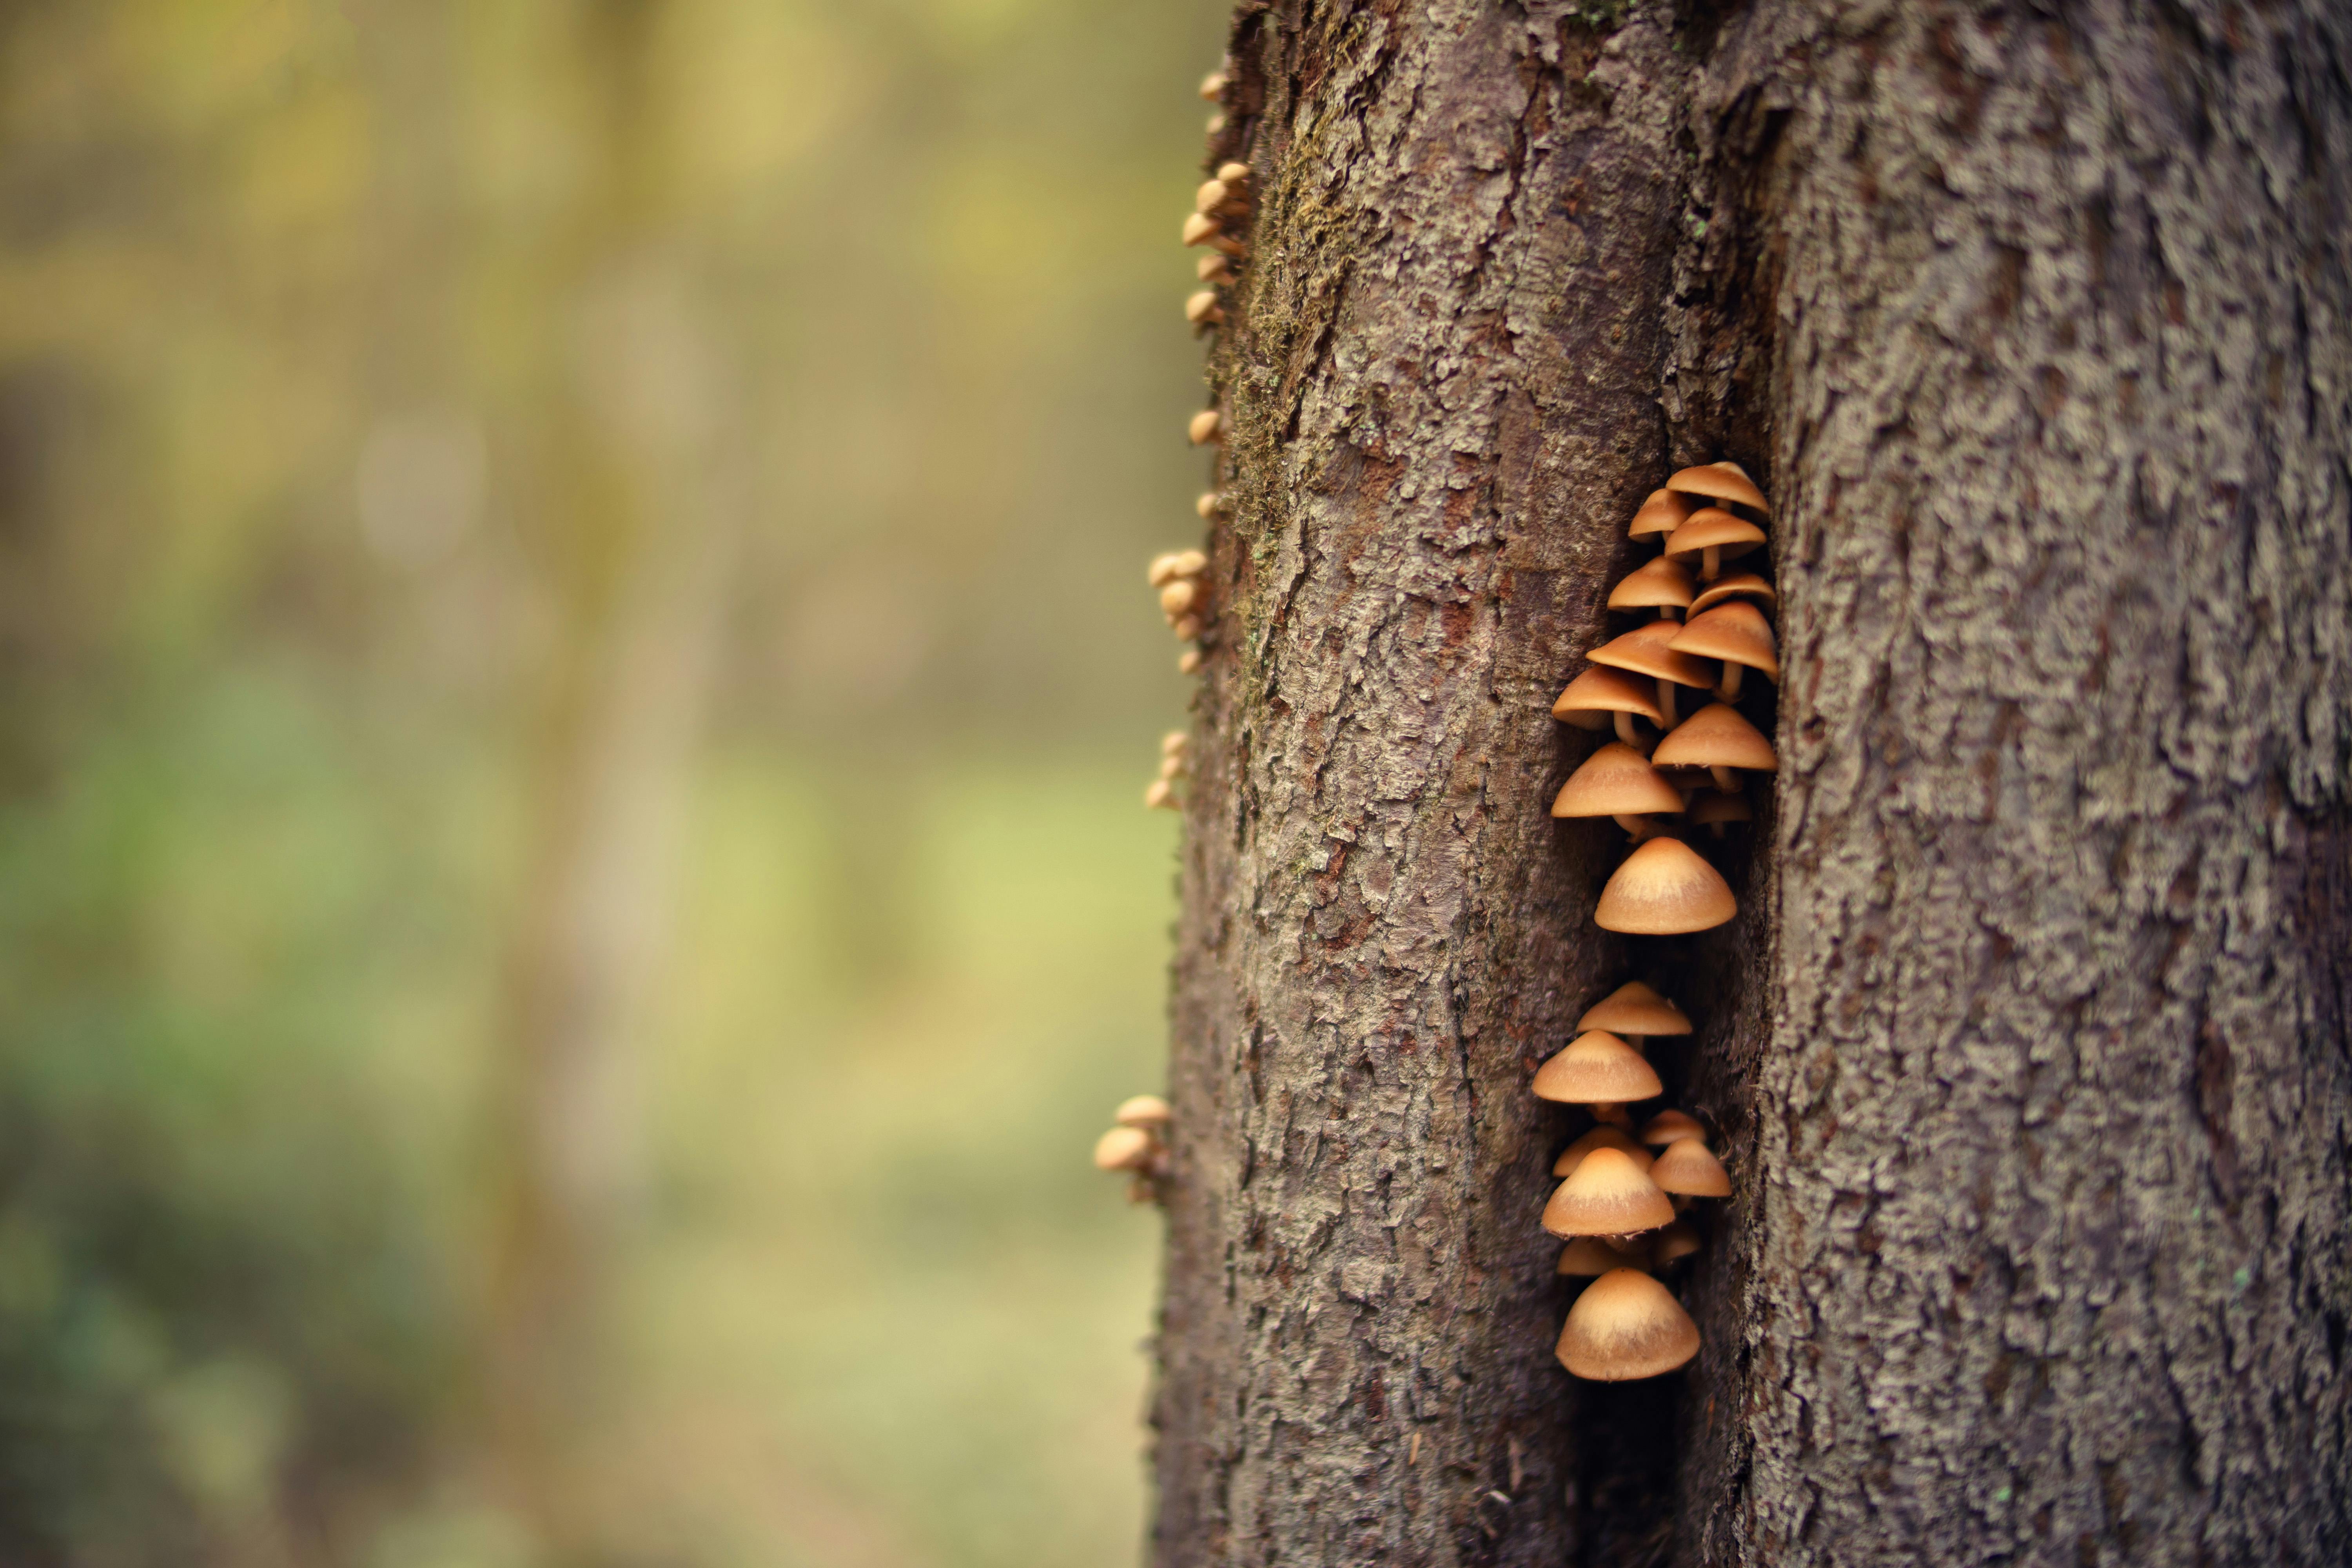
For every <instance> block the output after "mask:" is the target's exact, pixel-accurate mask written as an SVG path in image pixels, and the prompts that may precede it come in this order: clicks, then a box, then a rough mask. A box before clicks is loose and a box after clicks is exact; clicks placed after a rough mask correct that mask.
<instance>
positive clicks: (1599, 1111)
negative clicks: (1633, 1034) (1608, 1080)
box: [1584, 1040, 1642, 1132]
mask: <svg viewBox="0 0 2352 1568" xmlns="http://www.w3.org/2000/svg"><path fill="white" fill-rule="evenodd" d="M1625 1043H1626V1044H1627V1045H1629V1046H1630V1045H1633V1041H1631V1040H1628V1041H1626V1042H1625ZM1633 1048H1634V1049H1635V1050H1636V1051H1639V1050H1640V1049H1641V1048H1642V1047H1639V1046H1633ZM1584 1109H1585V1110H1588V1111H1591V1113H1592V1120H1593V1121H1598V1122H1599V1123H1601V1126H1603V1127H1614V1128H1615V1129H1617V1131H1620V1132H1631V1131H1633V1112H1632V1111H1630V1110H1626V1109H1625V1106H1624V1103H1623V1102H1622V1100H1594V1101H1592V1102H1591V1104H1589V1105H1587V1106H1586V1107H1585V1108H1584Z"/></svg>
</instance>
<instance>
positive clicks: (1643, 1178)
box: [1543, 1149, 1675, 1241]
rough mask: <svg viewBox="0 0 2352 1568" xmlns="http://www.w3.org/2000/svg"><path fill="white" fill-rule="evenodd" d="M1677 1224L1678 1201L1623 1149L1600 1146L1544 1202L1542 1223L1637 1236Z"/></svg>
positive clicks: (1566, 1233) (1584, 1232)
mask: <svg viewBox="0 0 2352 1568" xmlns="http://www.w3.org/2000/svg"><path fill="white" fill-rule="evenodd" d="M1674 1223H1675V1201H1674V1199H1672V1198H1670V1197H1668V1196H1666V1194H1665V1192H1664V1189H1663V1188H1661V1187H1660V1186H1659V1185H1658V1184H1656V1183H1655V1182H1653V1181H1652V1180H1650V1178H1649V1176H1648V1174H1647V1173H1645V1172H1643V1169H1642V1165H1641V1162H1639V1161H1637V1160H1636V1159H1634V1158H1633V1155H1631V1154H1628V1153H1627V1152H1625V1151H1623V1150H1622V1149H1595V1150H1594V1151H1593V1152H1591V1153H1590V1154H1587V1155H1586V1156H1585V1157H1584V1158H1583V1159H1582V1160H1581V1161H1580V1162H1579V1163H1577V1167H1576V1170H1575V1173H1573V1174H1571V1175H1570V1177H1569V1178H1568V1180H1566V1181H1564V1182H1562V1183H1560V1184H1559V1189H1558V1190H1557V1191H1555V1192H1554V1193H1553V1194H1552V1195H1551V1202H1549V1203H1548V1204H1546V1205H1544V1212H1543V1227H1544V1229H1546V1230H1548V1231H1549V1232H1551V1234H1552V1235H1554V1236H1556V1237H1559V1238H1560V1239H1561V1240H1562V1241H1566V1240H1567V1239H1568V1238H1569V1237H1572V1236H1632V1235H1633V1234H1635V1233H1636V1232H1639V1231H1644V1230H1655V1229H1657V1228H1658V1227H1659V1226H1662V1225H1672V1224H1674Z"/></svg>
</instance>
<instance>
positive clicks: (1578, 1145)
mask: <svg viewBox="0 0 2352 1568" xmlns="http://www.w3.org/2000/svg"><path fill="white" fill-rule="evenodd" d="M1595 1149H1614V1150H1616V1151H1617V1152H1619V1153H1621V1154H1631V1155H1633V1158H1634V1159H1635V1160H1636V1161H1637V1162H1639V1163H1640V1164H1641V1166H1642V1168H1643V1170H1648V1169H1649V1167H1650V1162H1651V1161H1653V1160H1654V1159H1656V1158H1657V1156H1656V1155H1655V1154H1653V1153H1651V1152H1649V1151H1648V1150H1647V1149H1644V1148H1643V1147H1642V1145H1641V1144H1639V1143H1637V1142H1634V1141H1633V1134H1631V1133H1629V1132H1627V1131H1625V1130H1624V1129H1623V1128H1622V1127H1611V1126H1607V1125H1605V1124H1604V1125H1602V1126H1600V1127H1596V1128H1594V1129H1592V1131H1590V1132H1587V1133H1586V1134H1585V1135H1584V1136H1583V1137H1581V1138H1579V1139H1578V1140H1577V1141H1576V1142H1573V1143H1570V1145H1569V1146H1568V1147H1567V1148H1565V1149H1562V1150H1561V1151H1560V1152H1559V1159H1557V1160H1554V1161H1553V1162H1552V1163H1551V1173H1552V1174H1553V1175H1555V1176H1569V1175H1573V1174H1575V1173H1576V1168H1577V1166H1579V1165H1580V1164H1582V1163H1584V1157H1585V1156H1586V1155H1587V1154H1590V1153H1591V1152H1593V1151H1594V1150H1595Z"/></svg>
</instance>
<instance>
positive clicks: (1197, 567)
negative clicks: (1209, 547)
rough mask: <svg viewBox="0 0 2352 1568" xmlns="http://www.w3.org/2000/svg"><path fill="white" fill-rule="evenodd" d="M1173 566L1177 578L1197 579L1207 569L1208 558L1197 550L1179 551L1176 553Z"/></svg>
mask: <svg viewBox="0 0 2352 1568" xmlns="http://www.w3.org/2000/svg"><path fill="white" fill-rule="evenodd" d="M1175 564H1176V575H1178V576H1179V577H1198V576H1199V575H1200V574H1202V573H1203V572H1205V571H1207V570H1208V569H1209V558H1208V556H1207V555H1206V554H1205V553H1203V552H1201V551H1198V550H1180V551H1178V552H1176V560H1175Z"/></svg>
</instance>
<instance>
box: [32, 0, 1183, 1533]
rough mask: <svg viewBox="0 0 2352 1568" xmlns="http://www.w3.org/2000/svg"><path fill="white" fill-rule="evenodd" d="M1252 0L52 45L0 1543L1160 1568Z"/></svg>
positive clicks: (332, 16)
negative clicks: (1211, 529) (1204, 372)
mask: <svg viewBox="0 0 2352 1568" xmlns="http://www.w3.org/2000/svg"><path fill="white" fill-rule="evenodd" d="M1225 10H1226V6H1225V4H1224V0H1148V3H1142V4H1139V3H1137V0H857V3H856V4H854V5H826V4H818V3H816V0H15V3H12V4H9V5H5V7H0V73H5V76H4V77H0V81H5V87H0V113H5V132H0V136H4V137H5V142H0V268H5V283H4V284H0V703H5V721H0V1563H5V1564H7V1565H8V1568H47V1565H50V1564H58V1565H73V1568H81V1565H90V1568H145V1565H148V1564H154V1565H158V1568H161V1565H166V1564H168V1565H172V1568H185V1565H190V1564H197V1565H211V1564H236V1565H238V1568H310V1565H312V1564H337V1565H341V1564H352V1565H354V1568H538V1565H555V1564H575V1563H578V1564H591V1563H593V1564H616V1565H618V1564H646V1565H653V1564H660V1565H664V1568H672V1565H675V1568H702V1565H719V1564H738V1563H740V1564H754V1563H756V1564H762V1565H768V1564H787V1565H790V1564H803V1563H807V1564H823V1565H826V1568H895V1565H899V1564H905V1565H909V1568H930V1565H943V1568H944V1565H966V1564H970V1565H975V1568H977V1565H983V1564H986V1565H995V1564H1003V1565H1006V1568H1011V1565H1013V1564H1021V1565H1023V1568H1053V1565H1058V1564H1073V1565H1075V1564H1079V1563H1085V1564H1088V1565H1089V1568H1098V1565H1099V1564H1101V1563H1106V1562H1118V1561H1124V1560H1127V1559H1128V1558H1129V1556H1130V1554H1131V1553H1132V1552H1134V1550H1135V1543H1136V1539H1137V1535H1138V1532H1139V1528H1140V1524H1141V1509H1142V1487H1141V1475H1140V1468H1139V1462H1138V1453H1139V1447H1140V1444H1141V1440H1142V1437H1141V1432H1140V1429H1139V1425H1138V1414H1139V1403H1140V1400H1141V1397H1142V1394H1143V1389H1144V1376H1145V1374H1144V1362H1143V1358H1142V1356H1141V1355H1140V1354H1139V1342H1140V1341H1141V1340H1142V1339H1143V1337H1144V1336H1145V1335H1146V1334H1147V1333H1148V1332H1149V1331H1150V1311H1151V1292H1152V1285H1153V1281H1152V1274H1153V1269H1154V1267H1155V1243H1156V1237H1157V1226H1156V1223H1155V1222H1154V1219H1153V1216H1152V1215H1150V1211H1148V1210H1133V1209H1129V1208H1128V1207H1127V1206H1126V1205H1123V1204H1122V1203H1121V1202H1120V1198H1119V1192H1118V1183H1117V1182H1116V1181H1115V1180H1113V1179H1111V1178H1108V1177H1102V1176H1098V1175H1097V1173H1095V1172H1093V1171H1092V1170H1091V1169H1090V1168H1089V1167H1088V1165H1087V1150H1088V1147H1089V1145H1090V1144H1091V1142H1092V1140H1093V1138H1094V1135H1095V1134H1096V1132H1097V1131H1099V1130H1100V1128H1101V1127H1102V1125H1103V1124H1104V1121H1105V1116H1106V1113H1107V1111H1108V1109H1109V1107H1110V1105H1111V1104H1112V1103H1113V1102H1114V1101H1116V1100H1118V1099H1119V1098H1120V1097H1121V1096H1123V1095H1126V1094H1129V1093H1132V1092H1136V1091H1139V1090H1142V1089H1155V1088H1157V1087H1158V1086H1159V1078H1160V1060H1161V1056H1162V1048H1163V1047H1162V1038H1163V1036H1162V1026H1161V1013H1160V1006H1161V994H1162V989H1163V964H1164V962H1165V957H1166V925H1167V921H1168V919H1169V916H1170V913H1171V900H1170V897H1169V886H1170V879H1171V859H1170V854H1169V850H1170V847H1171V843H1172V839H1173V835H1174V827H1173V821H1172V818H1171V817H1168V816H1164V815H1160V814H1150V815H1147V814H1146V813H1145V812H1143V811H1142V810H1141V809H1140V807H1139V796H1140V791H1141V789H1142V786H1143V784H1145V783H1146V782H1147V781H1148V780H1149V778H1150V776H1151V773H1152V769H1153V767H1154V765H1155V764H1156V763H1157V761H1158V752H1157V746H1156V742H1157V738H1158V736H1159V735H1160V732H1161V731H1163V730H1166V729H1168V728H1170V727H1171V726H1172V725H1175V724H1178V723H1181V721H1182V713H1183V704H1184V700H1185V696H1186V683H1185V682H1184V681H1182V680H1181V679H1180V678H1179V677H1178V676H1177V675H1176V674H1175V672H1174V668H1173V662H1174V658H1175V654H1176V651H1177V649H1176V647H1175V645H1174V643H1173V642H1172V641H1171V639H1170V637H1168V634H1167V632H1166V631H1165V629H1164V628H1163V626H1161V624H1160V618H1159V616H1158V615H1157V613H1156V610H1155V607H1154V605H1153V603H1152V599H1151V595H1150V592H1149V590H1148V589H1147V588H1146V587H1145V585H1144V583H1143V576H1142V568H1143V563H1144V561H1145V559H1146V557H1147V556H1148V555H1149V554H1150V553H1151V552H1154V551H1156V550H1160V549H1166V548H1173V547H1179V546H1181V545H1183V544H1186V543H1189V542H1193V541H1194V540H1196V539H1197V537H1198V534H1199V530H1200V524H1199V522H1198V521H1197V520H1196V519H1195V518H1194V517H1193V516H1192V510H1191V500H1192V495H1193V493H1194V492H1195V491H1196V490H1197V489H1199V488H1200V480H1201V479H1202V463H1201V461H1200V459H1199V458H1197V457H1196V456H1195V455H1194V454H1192V452H1191V451H1189V450H1188V448H1187V447H1185V445H1184V443H1183V440H1182V437H1181V426H1182V423H1183V420H1184V417H1185V416H1187V415H1188V414H1189V413H1190V412H1191V411H1192V410H1193V409H1194V408H1196V407H1197V406H1199V404H1200V384H1199V368H1198V367H1199V355H1198V351H1197V349H1196V348H1195V347H1194V346H1193V345H1192V343H1191V342H1190V341H1189V339H1188V337H1187V335H1186V332H1185V331H1184V328H1183V324H1182V321H1181V314H1180V308H1179V307H1180V303H1181V299H1182V296H1183V293H1184V292H1185V290H1186V289H1187V288H1188V287H1189V286H1190V284H1191V279H1192V268H1191V264H1190V263H1191V253H1186V252H1184V251H1181V249H1180V248H1179V247H1177V245H1176V243H1175V231H1176V228H1177V225H1178V222H1179V220H1180V219H1181V217H1182V216H1183V215H1184V213H1185V212H1186V211H1187V210H1188V208H1189V205H1190V199H1191V192H1192V186H1193V184H1195V183H1196V182H1197V181H1198V180H1199V179H1200V177H1201V175H1200V174H1199V173H1198V167H1197V164H1198V158H1199V153H1200V149H1201V123H1202V119H1203V117H1204V115H1205V113H1206V109H1205V106H1203V105H1202V104H1201V103H1200V102H1199V101H1198V100H1196V99H1195V98H1194V97H1193V96H1192V87H1193V84H1194V83H1195V82H1196V81H1197V80H1198V79H1199V78H1200V76H1201V74H1202V72H1203V71H1205V70H1207V69H1208V68H1211V67H1212V66H1213V64H1214V63H1215V58H1216V53H1217V49H1218V47H1219V45H1220V42H1221V39H1222V29H1223V18H1224V14H1225Z"/></svg>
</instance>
